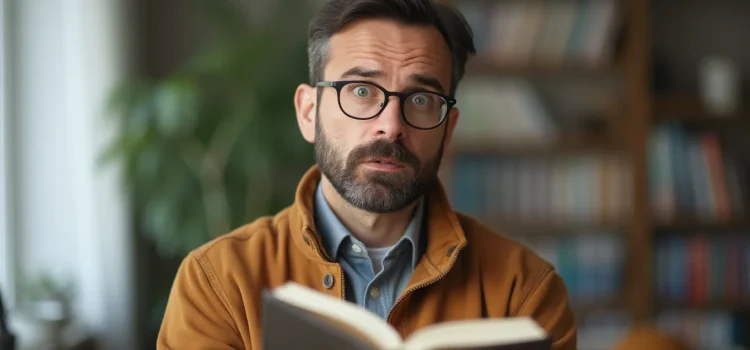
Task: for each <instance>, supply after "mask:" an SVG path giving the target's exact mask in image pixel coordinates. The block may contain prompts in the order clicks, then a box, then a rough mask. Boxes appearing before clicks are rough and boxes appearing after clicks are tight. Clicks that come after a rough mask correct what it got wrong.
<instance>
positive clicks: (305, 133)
mask: <svg viewBox="0 0 750 350" xmlns="http://www.w3.org/2000/svg"><path fill="white" fill-rule="evenodd" d="M317 101H318V98H317V90H316V89H315V88H314V87H312V86H310V85H307V84H300V86H298V87H297V91H296V92H295V93H294V108H295V110H296V111H297V125H298V126H299V131H300V132H301V133H302V137H303V138H304V139H305V141H307V142H309V143H313V142H315V118H316V117H317V115H316V110H317V108H316V104H317Z"/></svg>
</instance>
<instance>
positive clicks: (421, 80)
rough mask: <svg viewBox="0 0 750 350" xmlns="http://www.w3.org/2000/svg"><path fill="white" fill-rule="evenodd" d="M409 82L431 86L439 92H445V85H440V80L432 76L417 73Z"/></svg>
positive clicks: (411, 76) (410, 77)
mask: <svg viewBox="0 0 750 350" xmlns="http://www.w3.org/2000/svg"><path fill="white" fill-rule="evenodd" d="M409 80H412V81H415V82H417V83H418V84H419V85H424V86H429V87H431V88H433V89H435V90H437V91H440V92H445V89H444V88H443V85H442V84H440V80H438V79H437V78H436V77H434V76H432V75H424V74H418V73H415V74H412V75H410V76H409Z"/></svg>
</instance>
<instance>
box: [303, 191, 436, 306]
mask: <svg viewBox="0 0 750 350" xmlns="http://www.w3.org/2000/svg"><path fill="white" fill-rule="evenodd" d="M423 212H424V202H423V201H422V200H420V202H419V204H417V207H416V210H415V211H414V215H413V216H412V219H411V222H410V223H409V226H408V227H407V228H406V231H405V232H404V235H403V236H402V237H401V239H399V241H398V242H397V243H396V244H395V245H393V247H391V249H390V250H389V251H388V253H387V254H386V255H385V258H383V261H382V266H383V269H382V270H381V271H380V272H379V273H378V274H374V273H373V267H372V262H371V261H370V257H369V255H368V253H367V247H366V246H365V245H364V244H363V243H362V242H360V241H359V240H357V239H356V238H355V237H354V236H352V234H351V233H350V232H349V230H348V229H347V228H346V227H344V225H343V224H342V223H341V221H340V220H339V219H338V217H337V216H336V214H335V213H334V212H333V210H331V207H330V206H329V205H328V202H327V201H326V199H325V197H324V196H323V187H322V185H320V184H319V185H318V189H317V191H316V193H315V225H316V226H317V228H318V232H319V234H320V236H321V239H322V240H323V246H324V248H325V250H326V252H327V253H328V255H329V256H330V257H331V258H332V259H334V260H336V261H337V262H338V263H339V264H340V265H341V268H342V269H343V270H344V275H345V280H344V282H345V287H346V296H345V297H346V300H348V301H350V302H353V303H355V304H357V305H359V306H361V307H363V308H366V309H367V310H369V311H371V312H373V313H375V314H377V315H378V316H380V317H382V318H383V319H387V317H388V313H389V312H390V311H391V308H392V307H393V304H394V303H395V302H396V299H397V298H398V296H399V295H400V294H401V291H403V290H404V288H406V286H407V284H408V282H409V279H410V278H411V275H412V273H413V272H414V268H415V267H416V266H417V262H419V259H420V258H421V256H422V250H423V248H422V247H421V246H420V233H421V229H422V216H423Z"/></svg>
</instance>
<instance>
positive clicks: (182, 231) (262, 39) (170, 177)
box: [104, 0, 312, 257]
mask: <svg viewBox="0 0 750 350" xmlns="http://www.w3.org/2000/svg"><path fill="white" fill-rule="evenodd" d="M257 3H258V4H263V5H264V8H263V9H262V11H263V12H262V13H261V14H260V15H259V14H258V13H254V14H253V15H254V16H253V17H254V18H255V20H254V21H251V20H249V18H250V14H248V13H247V12H245V11H242V10H241V9H239V8H237V7H236V6H235V5H236V4H237V3H236V2H231V1H217V0H202V1H197V2H195V3H193V4H197V5H198V6H199V7H198V8H199V12H200V13H203V14H206V18H207V19H208V20H209V24H210V25H211V28H212V29H213V35H214V36H213V39H212V44H211V45H210V46H209V48H208V49H207V50H205V51H203V52H201V53H200V54H198V55H197V56H196V57H192V58H190V59H189V60H188V61H187V63H186V64H185V65H184V66H182V67H180V68H179V69H177V70H175V71H174V72H172V73H171V74H170V75H169V76H167V77H166V78H164V79H160V80H148V79H144V78H138V79H134V81H129V82H127V83H125V84H124V85H122V86H121V87H120V88H119V89H117V91H116V92H115V93H114V94H113V98H112V101H111V107H112V108H113V109H114V110H113V111H114V113H113V115H115V116H116V118H117V119H116V120H117V122H118V123H119V130H120V131H119V134H118V135H117V137H116V138H115V140H114V141H113V142H112V144H111V145H110V147H109V149H108V150H107V151H106V153H105V155H104V159H105V161H118V162H121V164H122V167H123V175H124V176H123V179H124V181H125V186H126V188H127V189H128V191H129V193H130V195H131V196H132V201H133V204H134V210H135V215H136V220H137V222H138V223H139V225H140V231H141V232H143V233H144V234H145V235H146V236H147V237H148V238H149V239H151V240H153V242H155V245H156V247H157V248H158V251H159V253H160V255H162V256H164V257H180V256H184V255H185V254H187V253H188V252H189V251H190V250H192V249H194V248H196V247H197V246H199V245H201V244H202V243H205V242H206V241H208V240H209V239H211V238H212V237H216V236H217V235H221V234H224V233H226V232H228V231H230V230H231V229H232V228H235V227H237V226H239V225H242V224H244V223H247V222H250V221H252V220H254V219H255V218H257V217H259V216H262V215H268V214H271V213H273V212H274V211H277V210H279V209H280V208H282V207H283V206H286V205H288V204H289V203H291V200H292V199H293V193H294V191H295V185H296V183H297V181H298V180H299V176H300V175H301V174H302V172H304V170H305V169H307V167H309V166H310V165H311V164H312V152H311V147H310V146H309V145H308V144H306V143H305V142H304V141H303V140H302V138H301V137H300V135H299V131H298V128H297V124H296V120H295V115H294V107H293V104H292V101H293V100H292V98H293V94H294V89H295V88H296V86H297V84H299V83H300V82H304V81H306V80H307V55H306V24H307V22H308V20H309V14H310V10H311V8H310V7H311V6H312V5H311V3H312V2H311V1H303V0H279V1H274V2H272V4H268V3H265V4H264V3H261V2H257ZM258 11H261V10H260V9H258ZM251 22H252V23H251Z"/></svg>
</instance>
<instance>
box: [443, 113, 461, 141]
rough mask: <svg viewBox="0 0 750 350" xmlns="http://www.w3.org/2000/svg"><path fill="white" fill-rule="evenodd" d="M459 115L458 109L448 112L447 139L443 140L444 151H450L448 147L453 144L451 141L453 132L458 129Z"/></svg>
mask: <svg viewBox="0 0 750 350" xmlns="http://www.w3.org/2000/svg"><path fill="white" fill-rule="evenodd" d="M459 114H460V113H459V111H458V108H451V110H450V111H449V112H448V120H447V122H448V125H446V129H445V137H444V138H443V149H448V146H450V144H451V140H452V139H453V130H454V129H455V128H456V123H457V122H458V116H459Z"/></svg>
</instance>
